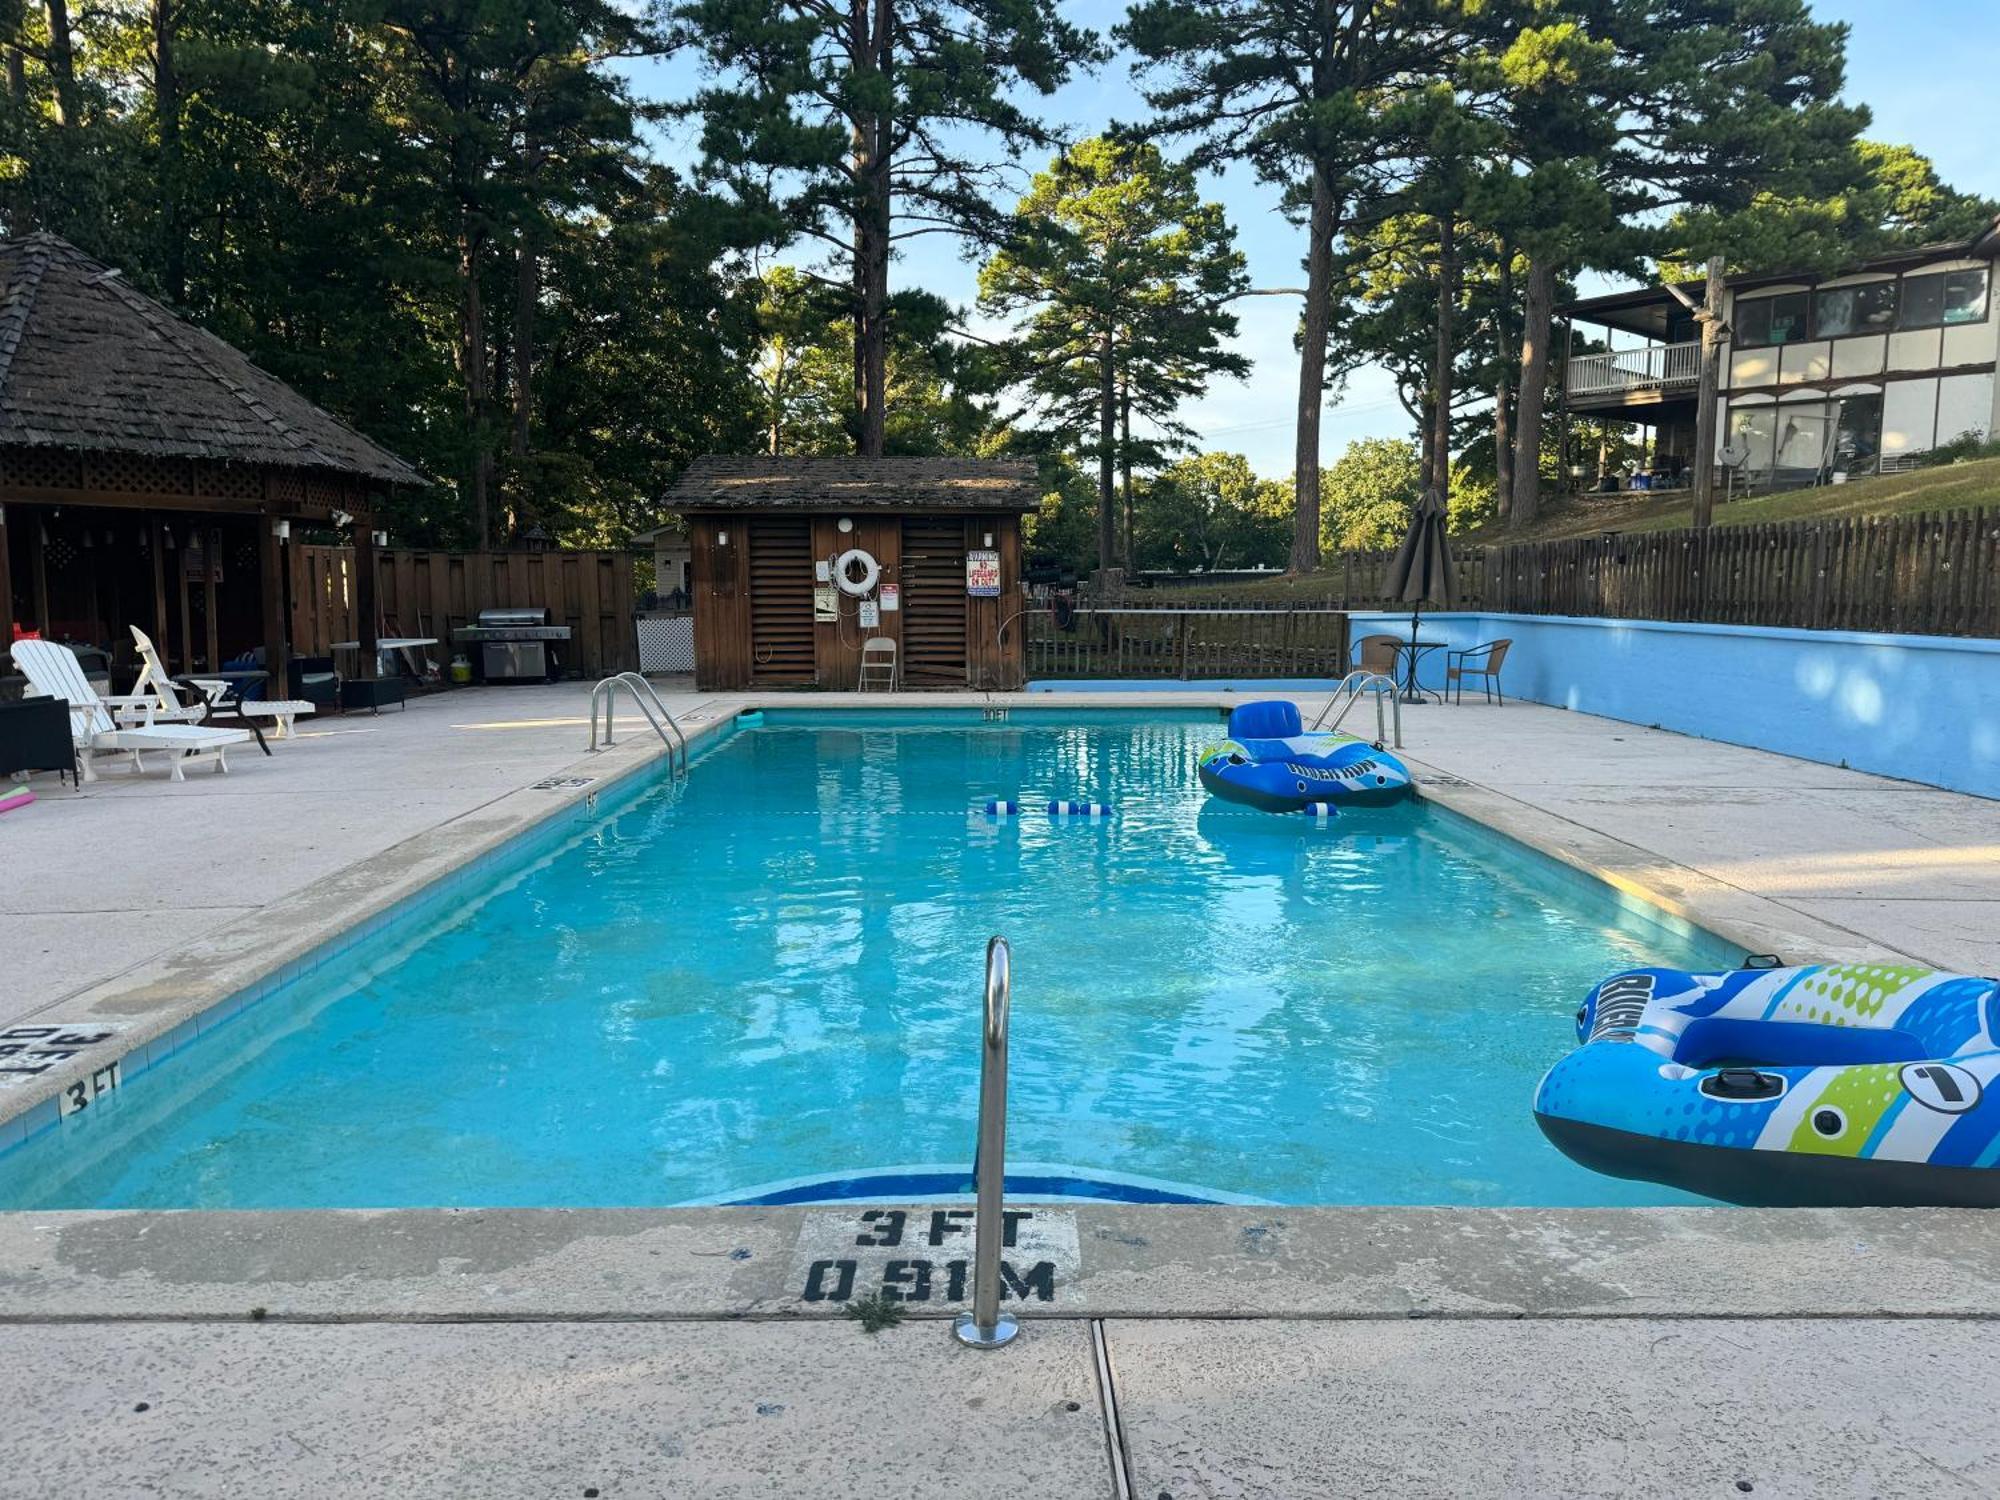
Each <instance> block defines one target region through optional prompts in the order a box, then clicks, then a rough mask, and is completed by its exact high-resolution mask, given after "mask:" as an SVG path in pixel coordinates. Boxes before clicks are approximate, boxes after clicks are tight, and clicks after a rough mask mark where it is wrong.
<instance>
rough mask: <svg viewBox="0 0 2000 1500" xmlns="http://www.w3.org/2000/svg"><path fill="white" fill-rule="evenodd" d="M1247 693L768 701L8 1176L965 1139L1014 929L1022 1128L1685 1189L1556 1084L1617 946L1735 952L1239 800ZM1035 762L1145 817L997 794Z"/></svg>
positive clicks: (115, 1196) (472, 1201)
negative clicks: (721, 736)
mask: <svg viewBox="0 0 2000 1500" xmlns="http://www.w3.org/2000/svg"><path fill="white" fill-rule="evenodd" d="M1219 732H1220V723H1219V720H1218V719H1217V718H1216V717H1215V716H1214V715H1213V714H1205V713H1186V714H1172V715H1153V716H1150V717H1149V716H1142V715H1136V714H1131V713H1122V714H1118V715H1116V716H1111V715H1101V716H1093V717H1086V716H1079V715H1078V714H1076V713H1074V712H1068V713H1056V712H1051V713H1049V714H1047V715H1046V716H1043V715H1036V714H1034V713H1032V712H1023V711H1020V710H1016V711H1015V714H1014V716H1013V718H1012V719H1011V720H1010V721H1008V722H1006V723H1002V724H987V723H983V722H977V721H976V720H974V721H971V722H967V721H966V720H964V719H963V718H961V719H958V720H957V721H954V722H943V723H941V722H939V721H938V720H937V719H936V718H935V717H932V718H929V719H923V718H920V717H917V716H910V715H902V714H898V715H896V716H894V717H893V718H890V717H887V716H884V715H880V714H870V715H867V716H866V717H865V718H863V717H858V716H851V717H847V718H842V719H829V718H828V717H827V716H825V715H820V714H810V715H809V714H806V713H804V712H800V713H795V714H791V715H786V714H772V715H769V716H768V717H767V721H766V727H763V728H760V729H749V730H739V731H738V732H736V733H735V734H733V735H732V736H731V737H730V738H729V739H727V740H726V741H725V742H723V743H722V744H720V745H719V746H718V747H717V748H716V749H714V750H713V751H711V752H710V753H709V754H707V755H706V756H704V757H702V758H701V759H699V760H698V761H697V763H696V765H695V767H694V771H693V774H692V775H691V776H690V777H689V778H688V779H687V780H686V781H684V782H682V783H680V784H678V785H672V784H666V783H662V784H659V785H656V786H654V787H652V788H651V789H649V790H647V791H646V792H645V793H644V794H642V795H641V796H639V797H638V798H637V799H636V800H634V801H632V802H630V803H629V804H628V805H626V806H624V807H623V808H622V809H621V810H619V811H617V812H616V813H614V814H613V815H612V816H610V817H608V818H605V819H603V820H602V821H600V822H597V823H595V824H592V825H588V826H585V827H582V828H581V831H580V832H579V833H578V835H577V836H576V837H574V838H572V839H570V840H568V841H567V842H566V843H564V844H562V845H560V846H559V847H558V848H557V849H556V850H555V851H554V852H553V853H551V854H548V855H546V856H544V857H542V858H539V859H537V860H536V861H535V862H533V863H532V864H530V865H528V866H527V867H526V868H524V869H520V870H518V871H516V872H515V873H513V874H512V875H509V876H505V877H504V878H500V879H498V880H496V882H495V883H494V884H493V885H492V886H491V888H490V889H488V890H487V891H485V892H484V893H483V894H482V895H480V896H479V897H477V898H476V899H474V900H472V901H471V902H469V903H468V904H467V905H465V906H464V907H462V908H461V909H459V910H457V911H456V912H454V913H453V914H452V915H450V916H449V917H448V918H447V919H444V920H439V921H433V922H430V923H429V924H427V925H425V926H423V927H421V928H419V929H418V930H414V931H411V932H409V933H407V934H398V935H397V936H396V937H395V938H393V939H390V940H388V941H387V942H386V943H385V944H384V945H378V951H377V952H376V953H375V955H374V963H373V967H372V968H370V969H368V970H365V971H357V970H356V969H354V968H352V967H348V963H349V960H348V959H346V958H343V959H342V960H341V961H340V963H338V964H334V965H329V966H327V967H326V968H323V969H321V970H319V971H317V972H315V973H313V974H311V975H309V976H307V977H306V978H304V979H302V980H300V981H298V982H296V983H294V984H292V985H290V986H288V987H286V988H285V989H283V990H280V991H278V992H276V993H274V994H273V995H272V996H271V997H270V998H268V999H266V1000H264V1001H263V1002H261V1003H260V1004H258V1005H255V1006H253V1007H251V1008H249V1009H247V1010H246V1011H245V1012H244V1013H243V1014H242V1016H241V1017H240V1018H239V1019H237V1020H235V1021H232V1022H230V1023H229V1024H228V1025H226V1026H224V1027H222V1028H221V1029H219V1030H217V1031H216V1032H214V1033H212V1034H211V1035H210V1036H206V1037H204V1038H202V1039H201V1040H200V1041H199V1042H197V1043H196V1044H195V1045H193V1046H191V1047H190V1048H188V1049H187V1050H186V1051H184V1052H181V1053H178V1054H176V1055H175V1056H174V1057H172V1058H171V1059H169V1060H167V1061H166V1062H164V1063H163V1064H162V1065H161V1066H159V1067H158V1068H156V1069H153V1070H151V1071H149V1072H147V1073H145V1074H143V1075H141V1076H139V1077H138V1078H136V1079H135V1080H134V1081H133V1082H132V1083H131V1084H129V1085H128V1086H127V1087H125V1088H124V1089H121V1090H120V1091H119V1092H118V1093H117V1094H115V1095H111V1096H108V1097H107V1098H106V1099H105V1100H104V1101H102V1103H101V1104H100V1105H99V1107H97V1108H94V1109H92V1110H90V1111H89V1112H88V1113H86V1114H84V1115H80V1116H77V1117H73V1118H72V1119H70V1120H67V1121H65V1122H63V1124H62V1125H61V1126H60V1127H59V1128H58V1129H57V1130H55V1131H53V1132H49V1133H45V1134H44V1135H42V1136H40V1137H37V1138H35V1139H32V1140H31V1141H29V1142H28V1143H27V1145H25V1146H23V1147H22V1148H20V1149H18V1150H16V1151H14V1152H12V1153H10V1154H9V1155H8V1156H7V1157H6V1158H4V1159H0V1205H4V1206H6V1207H11V1208H22V1207H78V1208H81V1207H159V1208H192V1207H201V1208H225V1207H226V1208H280V1207H362V1206H369V1207H385V1206H401V1205H409V1206H436V1205H468V1206H471V1205H481V1206H500V1205H517V1206H587V1205H604V1206H615V1205H658V1204H674V1203H684V1202H691V1201H728V1200H731V1199H735V1198H741V1197H745V1196H749V1195H752V1194H754V1193H758V1192H760V1191H767V1190H769V1189H770V1188H771V1186H772V1185H773V1184H779V1183H784V1182H788V1181H792V1180H796V1179H800V1178H812V1177H818V1176H822V1175H827V1174H843V1173H844V1174H853V1173H858V1172H866V1171H877V1170H883V1169H890V1168H896V1169H903V1168H915V1167H926V1166H928V1167H941V1168H943V1169H945V1170H946V1171H947V1172H950V1171H960V1170H962V1169H963V1168H964V1167H965V1166H966V1164H967V1163H968V1162H969V1159H970V1156H971V1148H972V1136H973V1109H974V1099H975V1094H976V1086H977V1076H978V1055H977V1035H978V1009H979V993H980V964H981V955H982V952H983V948H984V944H985V941H986V938H987V936H988V934H990V933H994V932H999V933H1004V934H1005V935H1006V936H1007V937H1009V938H1010V939H1011V940H1012V943H1013V948H1014V1029H1013V1075H1012V1082H1013V1087H1012V1098H1011V1110H1010V1140H1009V1160H1010V1164H1012V1163H1018V1164H1022V1165H1023V1167H1024V1168H1025V1167H1026V1165H1027V1164H1034V1163H1041V1164H1049V1165H1050V1166H1052V1167H1056V1168H1062V1169H1068V1170H1070V1171H1073V1172H1076V1173H1082V1174H1101V1175H1106V1176H1111V1177H1117V1178H1124V1179H1145V1180H1150V1181H1153V1182H1164V1183H1170V1184H1179V1185H1182V1186H1183V1187H1185V1188H1187V1189H1189V1190H1191V1191H1193V1192H1194V1193H1196V1194H1203V1193H1208V1194H1228V1195H1243V1196H1248V1197H1252V1198H1260V1199H1268V1200H1274V1201H1277V1202H1282V1203H1297V1204H1307V1203H1438V1204H1540V1205H1557V1204H1568V1205H1610V1204H1642V1203H1667V1202H1678V1201H1686V1200H1683V1199H1682V1198H1680V1196H1679V1195H1676V1194H1672V1193H1670V1192H1668V1191H1667V1190H1664V1189H1660V1188H1656V1187H1651V1186H1647V1185H1643V1184H1633V1183H1625V1182H1619V1181H1615V1180H1612V1179H1608V1178H1602V1177H1598V1176H1595V1175H1593V1174H1591V1173H1588V1172H1586V1171H1584V1170H1582V1169H1581V1168H1578V1167H1576V1166H1574V1165H1572V1164H1571V1163H1570V1162H1568V1161H1567V1160H1565V1159H1564V1158H1563V1157H1562V1156H1560V1155H1559V1154H1557V1153H1556V1152H1555V1151H1554V1150H1553V1149H1551V1148H1550V1147H1549V1146H1547V1145H1546V1144H1545V1143H1544V1142H1543V1140H1542V1138H1541V1135H1540V1133H1539V1132H1538V1131H1537V1129H1536V1128H1535V1125H1534V1122H1533V1120H1532V1118H1531V1117H1530V1114H1529V1101H1530V1097H1531V1095H1532V1091H1533V1088H1534V1084H1535V1081H1536V1079H1537V1078H1538V1077H1539V1076H1540V1074H1541V1072H1542V1071H1543V1070H1544V1069H1545V1068H1546V1067H1547V1066H1548V1065H1549V1063H1550V1062H1551V1061H1553V1060H1554V1059H1555V1058H1556V1057H1557V1056H1558V1055H1559V1054H1560V1053H1561V1052H1563V1051H1564V1050H1565V1049H1566V1048H1568V1047H1569V1046H1570V1045H1571V1044H1572V1032H1571V1025H1570V1016H1571V1014H1572V1012H1573V1011H1574V1010H1575V1008H1576V1005H1577V1002H1578V1000H1579V999H1580V998H1581V996H1582V995H1583V993H1584V992H1585V991H1586V990H1587V989H1588V988H1589V987H1590V985H1591V984H1593V983H1594V982H1595V981H1596V980H1597V979H1598V978H1600V977H1602V976H1603V974H1605V973H1606V972H1607V971H1609V970H1611V969H1615V968H1618V967H1620V966H1624V965H1629V964H1633V963H1639V962H1649V963H1664V964H1670V965H1674V966H1677V967H1688V968H1699V967H1702V966H1704V965H1713V966H1727V965H1729V964H1731V963H1733V961H1734V960H1735V959H1736V958H1737V957H1739V956H1740V955H1737V954H1735V953H1734V952H1733V951H1730V950H1725V949H1723V948H1722V947H1721V946H1720V945H1719V944H1718V943H1717V942H1716V940H1714V939H1712V938H1709V937H1707V936H1705V935H1702V934H1699V933H1692V932H1688V931H1685V930H1681V931H1676V930H1674V929H1673V928H1671V927H1670V926H1667V925H1662V924H1661V923H1659V922H1656V921H1655V920H1653V919H1651V918H1649V917H1648V916H1646V915H1644V914H1642V913H1640V912H1637V911H1634V910H1632V909H1630V908H1629V907H1627V906H1625V905H1622V904H1621V903H1620V902H1619V901H1618V900H1616V899H1615V898H1614V897H1613V896H1612V895H1611V894H1610V893H1609V892H1607V891H1606V890H1604V889H1603V888H1602V887H1600V886H1597V885H1596V884H1594V883H1592V882H1589V881H1586V880H1584V879H1582V878H1581V877H1578V876H1575V875H1573V874H1571V873H1570V872H1568V871H1565V870H1562V869H1561V868H1559V867H1558V866H1555V865H1554V864H1552V863H1551V862H1549V861H1546V860H1544V859H1542V858H1541V857H1540V856H1538V855H1534V854H1532V853H1530V852H1528V851H1525V850H1522V849H1520V848H1518V847H1517V846H1515V845H1513V844H1511V843H1509V842H1507V841H1505V840H1502V839H1500V838H1498V837H1497V836H1495V835H1492V834H1490V833H1488V832H1486V831H1485V830H1483V829H1480V828H1478V827H1477V826H1475V825H1472V824H1469V823H1467V822H1465V821H1464V820H1462V819H1459V818H1457V817H1455V816H1453V815H1451V814H1449V813H1447V812H1444V811H1443V810H1441V809H1438V808H1435V807H1419V806H1411V807H1406V808H1399V809H1391V810H1387V811H1384V812H1380V813H1376V814H1372V815H1369V816H1367V817H1365V818H1362V817H1354V818H1350V819H1347V820H1343V821H1342V822H1341V823H1339V824H1336V825H1334V826H1333V827H1332V828H1329V829H1325V830H1320V829H1315V828H1313V827H1312V826H1311V825H1309V824H1307V823H1305V822H1304V821H1303V820H1301V819H1280V818H1273V817H1269V816H1266V815H1263V814H1259V813H1253V812H1246V811H1239V810H1236V809H1231V808H1227V807H1225V806H1223V805H1221V804H1210V803H1209V802H1208V801H1207V799H1206V798H1205V797H1204V795H1203V794H1202V792H1201V791H1200V789H1199V788H1198V786H1197V785H1196V782H1195V775H1194V764H1195V752H1196V750H1197V749H1198V748H1199V747H1200V746H1201V745H1203V744H1205V743H1207V742H1209V741H1211V740H1213V739H1215V738H1217V737H1219ZM1010 796H1018V797H1019V798H1020V799H1021V801H1022V802H1023V804H1024V805H1025V806H1027V807H1029V808H1033V807H1036V806H1039V805H1040V804H1042V803H1045V802H1046V801H1047V800H1048V799H1049V798H1050V797H1052V796H1062V797H1068V798H1078V799H1098V800H1108V801H1111V802H1113V803H1115V804H1116V806H1117V808H1118V813H1117V816H1116V817H1115V818H1114V819H1113V820H1112V821H1111V822H1109V823H1108V824H1099V825H1093V824H1089V823H1077V822H1073V823H1068V824H1058V823H1056V822H1054V821H1052V820H1051V819H1050V818H1048V817H1047V816H1046V815H1044V814H1041V813H1038V812H1033V811H1030V812H1027V813H1026V814H1025V815H1024V816H1022V817H1021V818H1020V819H1018V820H1017V821H1010V822H1004V823H996V822H994V821H993V820H991V819H988V818H987V817H985V816H984V815H983V814H979V813H975V812H973V811H971V809H973V808H974V807H975V806H977V805H979V804H983V803H984V802H985V801H986V800H987V799H988V798H990V797H1010ZM808 1195H809V1194H808Z"/></svg>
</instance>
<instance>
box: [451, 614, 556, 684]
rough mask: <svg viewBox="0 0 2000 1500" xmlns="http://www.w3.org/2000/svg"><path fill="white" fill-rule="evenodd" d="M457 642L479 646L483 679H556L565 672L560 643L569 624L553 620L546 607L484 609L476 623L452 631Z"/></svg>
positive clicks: (478, 669) (479, 674)
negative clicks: (556, 623)
mask: <svg viewBox="0 0 2000 1500" xmlns="http://www.w3.org/2000/svg"><path fill="white" fill-rule="evenodd" d="M451 638H452V641H453V643H454V644H456V645H462V646H477V647H478V648H479V652H478V655H477V658H476V666H475V668H474V675H475V676H476V677H477V678H478V679H479V680H480V681H481V682H524V681H530V682H553V681H554V680H555V679H556V678H557V677H558V676H560V675H561V673H562V653H561V652H560V651H558V650H557V649H556V647H557V645H558V643H560V642H565V641H567V640H568V639H569V626H567V625H555V624H551V623H550V616H549V612H548V611H547V610H546V609H482V610H481V611H480V612H479V621H478V623H477V624H474V625H461V626H459V627H458V628H457V629H456V630H454V631H452V633H451Z"/></svg>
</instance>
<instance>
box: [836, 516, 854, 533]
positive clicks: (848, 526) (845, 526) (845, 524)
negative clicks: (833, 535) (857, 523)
mask: <svg viewBox="0 0 2000 1500" xmlns="http://www.w3.org/2000/svg"><path fill="white" fill-rule="evenodd" d="M833 524H834V528H835V529H836V530H838V531H839V532H840V533H841V534H842V535H845V534H846V533H848V532H850V531H852V530H853V529H854V518H853V517H852V516H842V517H841V518H840V519H839V520H838V521H835V522H834V523H833Z"/></svg>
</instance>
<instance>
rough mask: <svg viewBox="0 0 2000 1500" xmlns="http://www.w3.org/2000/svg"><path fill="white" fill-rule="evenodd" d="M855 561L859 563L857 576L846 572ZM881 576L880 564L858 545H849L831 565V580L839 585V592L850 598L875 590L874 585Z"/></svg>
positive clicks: (859, 596) (858, 597)
mask: <svg viewBox="0 0 2000 1500" xmlns="http://www.w3.org/2000/svg"><path fill="white" fill-rule="evenodd" d="M857 563H859V564H860V565H861V576H860V577H859V578H856V577H854V576H853V574H851V573H849V572H848V569H849V568H852V567H853V566H854V565H855V564H857ZM881 577H882V565H881V564H880V563H878V562H877V561H875V559H874V558H872V557H870V556H869V555H868V554H867V553H866V552H863V551H862V550H861V549H860V548H859V547H849V548H848V549H847V550H846V551H845V552H843V553H841V554H840V557H839V558H838V559H837V560H836V561H835V562H834V565H833V581H834V582H835V583H837V584H839V585H840V591H841V593H843V594H846V595H848V596H849V597H850V598H854V599H865V598H867V597H868V596H869V595H870V594H872V593H874V592H875V585H876V583H877V582H878V581H879V580H880V579H881Z"/></svg>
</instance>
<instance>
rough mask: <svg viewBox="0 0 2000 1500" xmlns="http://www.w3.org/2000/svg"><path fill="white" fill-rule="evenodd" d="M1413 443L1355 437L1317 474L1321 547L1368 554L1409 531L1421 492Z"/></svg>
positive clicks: (1391, 542) (1419, 466)
mask: <svg viewBox="0 0 2000 1500" xmlns="http://www.w3.org/2000/svg"><path fill="white" fill-rule="evenodd" d="M1422 474H1423V465H1422V463H1421V461H1420V459H1419V458H1418V455H1417V446H1416V444H1415V443H1410V442H1404V441H1401V440H1398V439H1396V438H1358V439H1356V440H1355V441H1354V442H1351V443H1349V444H1348V445H1347V451H1346V452H1345V453H1343V454H1341V456H1340V458H1339V460H1338V461H1336V462H1335V463H1334V464H1332V465H1331V466H1330V467H1328V468H1327V469H1325V470H1323V471H1322V472H1321V474H1320V527H1321V537H1322V542H1323V546H1324V547H1325V548H1326V549H1327V550H1330V551H1339V550H1341V549H1343V548H1354V549H1360V550H1367V549H1372V548H1380V547H1393V546H1395V545H1396V543H1397V542H1398V541H1400V540H1401V539H1402V536H1403V532H1404V531H1405V530H1406V529H1407V528H1408V526H1409V521H1410V510H1411V507H1412V506H1414V505H1415V504H1416V503H1417V496H1418V495H1419V494H1420V493H1421V490H1422V482H1423V480H1422Z"/></svg>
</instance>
